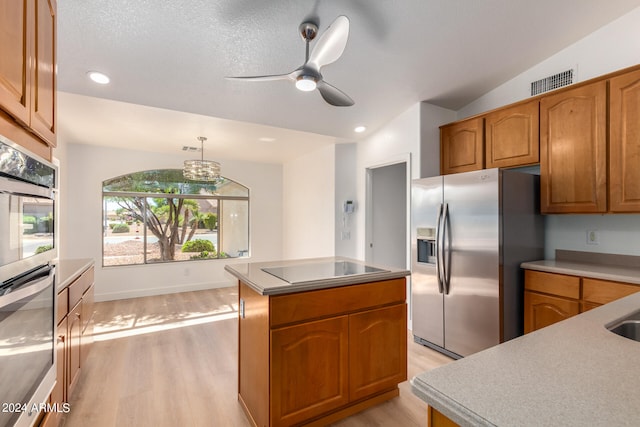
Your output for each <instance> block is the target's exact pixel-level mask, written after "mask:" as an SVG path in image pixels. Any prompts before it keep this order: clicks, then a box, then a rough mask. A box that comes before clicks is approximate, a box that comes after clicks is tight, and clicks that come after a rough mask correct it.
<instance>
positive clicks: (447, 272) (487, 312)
mask: <svg viewBox="0 0 640 427" xmlns="http://www.w3.org/2000/svg"><path fill="white" fill-rule="evenodd" d="M539 199H540V196H539V177H538V176H537V175H533V174H529V173H523V172H516V171H512V170H500V169H485V170H480V171H474V172H467V173H459V174H453V175H444V176H437V177H433V178H423V179H417V180H414V181H413V182H412V186H411V223H412V226H411V234H412V235H411V253H412V254H411V257H412V269H411V296H412V299H411V304H412V323H413V335H414V340H415V341H416V342H419V343H421V344H424V345H427V346H429V347H431V348H434V349H436V350H438V351H440V352H442V353H445V354H447V355H449V356H451V357H454V358H459V357H463V356H468V355H470V354H473V353H476V352H478V351H480V350H484V349H486V348H488V347H491V346H494V345H496V344H499V343H501V342H504V341H507V340H509V339H512V338H515V337H517V336H519V335H522V333H523V293H524V275H523V272H522V270H521V269H520V263H521V262H523V261H531V260H537V259H542V258H543V257H544V223H543V220H542V217H541V216H540V215H539Z"/></svg>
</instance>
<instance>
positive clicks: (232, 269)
mask: <svg viewBox="0 0 640 427" xmlns="http://www.w3.org/2000/svg"><path fill="white" fill-rule="evenodd" d="M336 261H347V262H353V263H356V264H358V265H362V266H370V267H376V268H380V269H383V270H385V271H380V272H374V273H366V274H351V275H346V276H340V277H332V278H324V279H318V280H308V281H305V282H301V283H293V284H292V283H289V282H286V281H284V280H281V279H279V278H277V277H275V276H273V275H271V274H269V273H266V272H264V271H262V269H263V268H268V267H286V266H305V265H310V264H317V263H326V262H336ZM224 269H225V270H226V271H227V272H229V273H231V274H232V275H233V276H235V277H236V278H238V279H239V280H241V281H242V282H244V283H246V284H247V285H249V286H250V287H251V288H252V289H253V290H255V291H256V292H258V293H259V294H261V295H282V294H289V293H295V292H304V291H312V290H316V289H326V288H333V287H338V286H348V285H355V284H358V283H368V282H377V281H381V280H390V279H397V278H401V277H405V276H408V275H409V274H411V272H410V271H409V270H403V269H398V268H393V267H386V266H379V265H372V264H369V263H365V262H363V261H359V260H355V259H351V258H344V257H326V258H308V259H298V260H284V261H270V262H253V263H244V264H227V265H226V266H225V267H224Z"/></svg>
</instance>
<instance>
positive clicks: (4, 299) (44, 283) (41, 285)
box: [0, 267, 55, 308]
mask: <svg viewBox="0 0 640 427" xmlns="http://www.w3.org/2000/svg"><path fill="white" fill-rule="evenodd" d="M54 273H55V267H50V270H49V274H47V276H46V277H42V276H38V277H36V278H34V279H33V280H29V281H27V282H25V283H23V284H21V285H20V286H17V287H16V288H15V289H12V290H11V291H10V292H8V293H6V294H3V295H0V308H4V307H6V306H8V305H9V304H13V303H14V302H17V301H20V300H21V299H25V298H29V297H30V296H33V295H36V294H38V293H40V292H42V291H43V290H45V289H46V288H47V287H48V286H50V285H52V284H53V282H54V278H55V274H54Z"/></svg>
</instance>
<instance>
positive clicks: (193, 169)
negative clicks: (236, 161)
mask: <svg viewBox="0 0 640 427" xmlns="http://www.w3.org/2000/svg"><path fill="white" fill-rule="evenodd" d="M198 140H199V141H200V154H201V155H200V160H185V161H184V169H183V170H182V175H183V176H184V177H185V178H186V179H188V180H190V181H217V180H218V179H220V163H218V162H214V161H213V160H205V159H204V142H205V141H206V140H207V138H206V137H204V136H199V137H198Z"/></svg>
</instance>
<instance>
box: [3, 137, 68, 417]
mask: <svg viewBox="0 0 640 427" xmlns="http://www.w3.org/2000/svg"><path fill="white" fill-rule="evenodd" d="M55 183H56V168H55V167H54V166H53V165H51V164H50V163H48V162H46V161H45V160H43V159H38V158H34V157H33V156H31V155H29V154H27V153H26V152H24V151H22V150H21V149H20V148H19V147H18V146H16V145H15V144H13V143H11V141H8V140H7V139H6V138H4V137H2V136H0V402H1V404H2V405H3V406H2V408H0V409H1V410H0V426H9V425H12V426H13V425H15V426H30V425H33V423H34V422H35V421H36V418H37V415H38V413H39V412H40V411H41V410H42V409H43V407H42V406H41V404H42V403H43V402H46V401H47V398H48V395H49V393H50V392H51V390H52V388H53V386H54V384H55V362H56V361H55V347H54V345H55V343H54V330H55V329H54V328H55V326H56V325H55V317H54V316H55V304H54V296H55V267H54V266H53V265H52V261H53V259H54V258H55V257H56V254H57V249H56V245H55V205H54V200H55V198H54V187H55Z"/></svg>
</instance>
